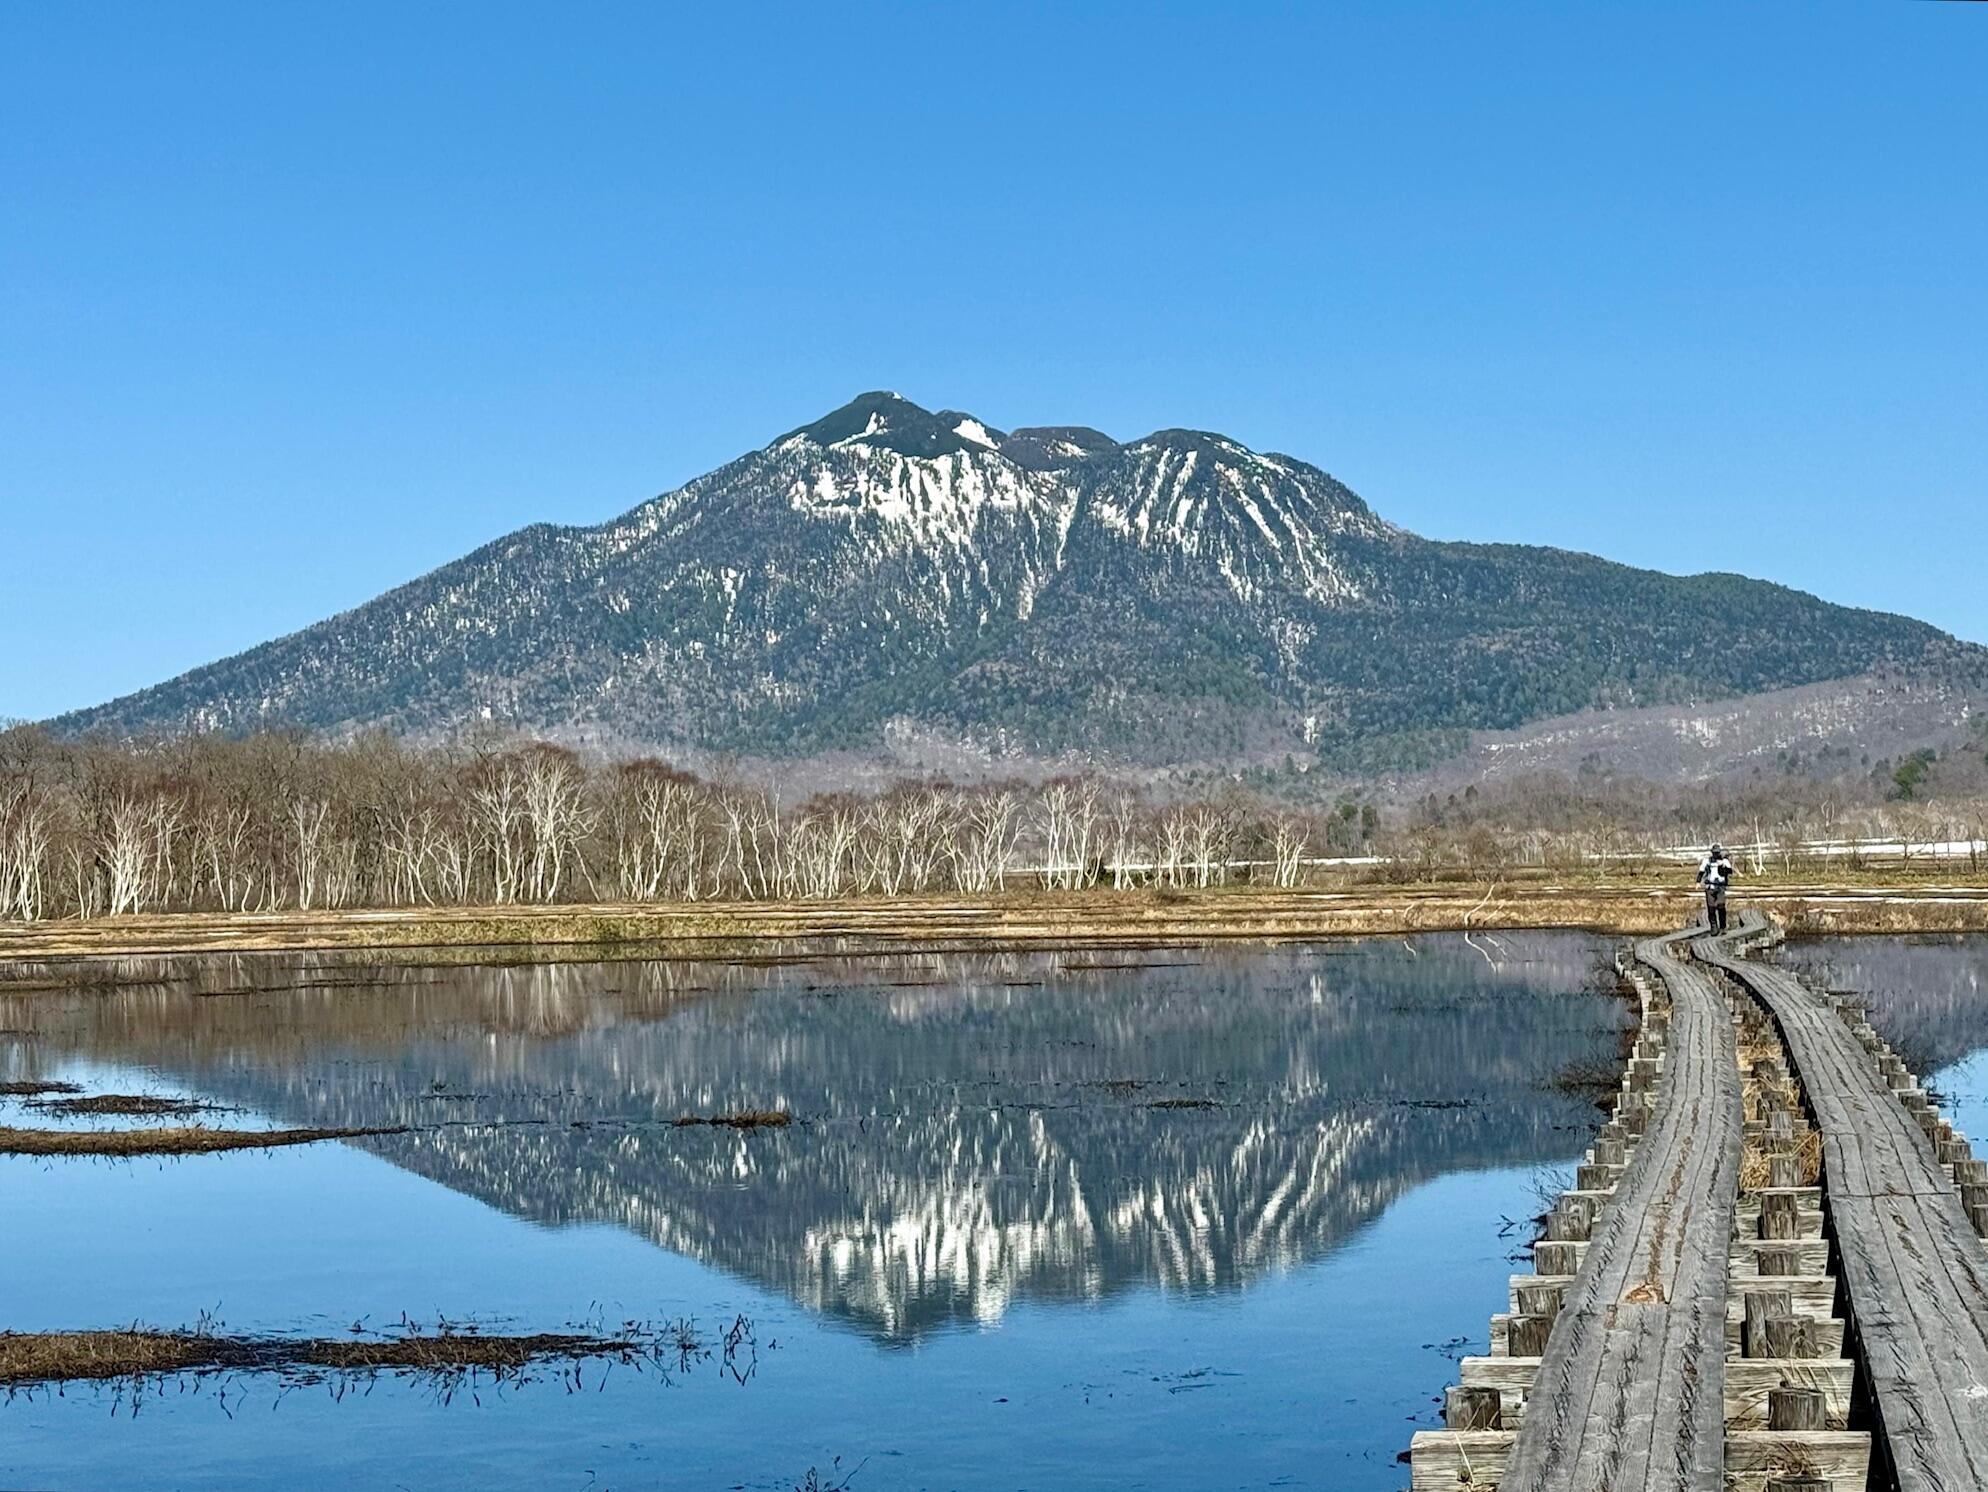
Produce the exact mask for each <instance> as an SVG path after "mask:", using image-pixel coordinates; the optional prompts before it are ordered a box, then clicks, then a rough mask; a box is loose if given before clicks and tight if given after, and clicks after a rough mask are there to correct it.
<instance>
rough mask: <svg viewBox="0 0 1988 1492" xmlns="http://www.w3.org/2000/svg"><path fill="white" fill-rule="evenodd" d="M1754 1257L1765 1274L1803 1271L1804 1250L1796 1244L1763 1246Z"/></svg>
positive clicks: (1785, 1273)
mask: <svg viewBox="0 0 1988 1492" xmlns="http://www.w3.org/2000/svg"><path fill="white" fill-rule="evenodd" d="M1754 1257H1755V1259H1756V1261H1757V1262H1758V1264H1759V1268H1760V1272H1761V1273H1762V1274H1763V1275H1793V1274H1800V1273H1801V1272H1802V1251H1801V1249H1800V1248H1798V1247H1797V1246H1795V1245H1794V1244H1775V1245H1773V1246H1772V1247H1767V1246H1763V1247H1762V1248H1760V1249H1759V1250H1758V1251H1757V1252H1756V1253H1755V1255H1754Z"/></svg>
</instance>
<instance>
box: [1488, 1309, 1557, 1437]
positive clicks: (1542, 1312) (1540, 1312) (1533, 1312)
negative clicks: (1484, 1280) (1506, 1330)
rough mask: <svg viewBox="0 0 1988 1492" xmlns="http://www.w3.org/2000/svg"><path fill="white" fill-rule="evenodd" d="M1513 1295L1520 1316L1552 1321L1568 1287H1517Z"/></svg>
mask: <svg viewBox="0 0 1988 1492" xmlns="http://www.w3.org/2000/svg"><path fill="white" fill-rule="evenodd" d="M1512 1295H1513V1296H1514V1298H1515V1302H1516V1304H1517V1305H1518V1308H1519V1309H1518V1314H1519V1315H1522V1316H1544V1317H1545V1318H1546V1319H1547V1320H1548V1321H1552V1320H1553V1319H1554V1318H1555V1317H1556V1316H1558V1315H1559V1314H1560V1307H1561V1304H1562V1303H1563V1302H1564V1301H1565V1300H1566V1296H1567V1287H1566V1286H1565V1285H1540V1284H1530V1285H1517V1286H1514V1287H1513V1290H1512ZM1512 1355H1513V1356H1514V1357H1529V1356H1531V1354H1530V1353H1526V1352H1515V1353H1513V1354H1512ZM1487 1428H1488V1427H1487Z"/></svg>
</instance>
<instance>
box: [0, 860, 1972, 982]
mask: <svg viewBox="0 0 1988 1492" xmlns="http://www.w3.org/2000/svg"><path fill="white" fill-rule="evenodd" d="M1699 905H1700V901H1699V898H1698V896H1697V894H1696V893H1695V892H1694V891H1692V890H1691V889H1690V888H1688V887H1680V886H1678V885H1677V883H1676V882H1675V881H1674V880H1658V879H1654V878H1652V879H1638V878H1623V879H1620V880H1612V881H1604V880H1596V881H1591V882H1579V881H1569V880H1553V879H1550V878H1546V877H1535V878H1528V879H1516V878H1514V879H1504V880H1499V881H1495V882H1494V881H1484V880H1481V881H1477V882H1474V883H1471V882H1447V883H1428V882H1424V883H1416V884H1407V885H1400V886H1382V885H1352V886H1342V887H1336V888H1313V889H1303V890H1290V891H1268V890H1261V889H1255V888H1247V887H1244V888H1211V889H1208V890H1179V891H1176V890H1152V889H1140V890H1132V891H1111V890H1087V891H1063V892H1057V891H1050V892H1045V891H1025V892H1021V891H1018V892H1005V893H996V894H993V895H988V896H973V897H961V896H951V895H921V896H901V897H889V898H885V897H875V898H847V899H842V900H836V901H758V902H690V903H642V904H631V903H594V904H577V905H568V904H562V905H554V906H529V907H526V906H500V907H409V908H388V909H372V910H341V911H327V912H245V913H223V912H175V913H161V914H158V915H154V916H126V917H116V918H108V917H107V918H100V919H96V920H93V921H89V922H74V921H62V922H42V923H11V924H4V925H0V966H5V965H8V964H18V963H33V962H49V961H64V962H66V961H70V960H78V959H98V958H120V957H149V956H166V955H186V954H202V953H304V952H317V951H350V952H369V951H380V952H413V951H417V950H423V949H434V950H449V949H472V948H482V949H512V950H518V951H520V952H526V953H533V954H537V955H540V956H544V955H547V954H552V953H557V952H559V951H571V952H573V953H575V954H581V955H586V956H613V955H615V954H616V953H617V952H618V953H620V954H621V955H622V956H630V955H637V956H648V957H697V956H700V955H703V956H737V955H740V954H752V953H754V952H762V953H763V952H768V951H771V950H774V949H779V948H789V947H792V946H793V945H794V944H796V943H801V942H807V943H818V942H834V943H837V944H840V945H844V947H845V948H846V951H848V952H852V953H861V952H868V951H875V952H888V951H892V950H905V949H910V948H919V947H929V946H931V945H934V944H945V945H948V946H957V947H963V948H975V949H983V948H984V949H988V950H999V949H1014V950H1030V949H1048V948H1098V949H1105V948H1127V947H1137V946H1147V947H1179V946H1197V945H1205V944H1209V943H1215V942H1224V941H1256V942H1293V941H1305V940H1310V939H1320V938H1334V937H1368V936H1376V935H1381V936H1385V935H1389V934H1405V933H1418V932H1499V931H1526V930H1533V929H1545V928H1570V929H1578V930H1584V931H1589V932H1596V933H1602V934H1609V935H1620V936H1631V935H1638V934H1650V933H1658V932H1667V931H1670V930H1673V929H1675V928H1677V927H1680V926H1683V925H1685V924H1686V923H1688V922H1690V921H1691V920H1693V918H1694V917H1695V915H1696V913H1697V909H1698V907H1699ZM1733 905H1734V908H1735V910H1736V911H1737V910H1738V909H1739V908H1742V907H1753V908H1756V909H1758V910H1761V911H1764V912H1767V913H1768V914H1770V915H1771V916H1773V917H1775V918H1776V919H1777V920H1778V921H1779V922H1780V923H1781V925H1782V926H1783V927H1784V928H1786V929H1787V931H1788V932H1790V933H1791V934H1794V935H1797V936H1799V935H1802V934H1814V933H1881V932H1888V933H1917V932H1924V933H1959V932H1988V878H1978V879H1971V878H1967V877H1955V876H1940V877H1938V878H1936V879H1932V878H1929V879H1923V880H1922V879H1917V878H1912V879H1908V878H1906V877H1903V876H1897V875H1892V876H1884V875H1872V876H1868V877H1862V878H1851V877H1844V878H1840V879H1839V878H1830V879H1826V880H1825V879H1799V878H1796V879H1788V880H1785V881H1778V882H1776V881H1761V882H1756V883H1754V884H1753V885H1752V886H1751V887H1749V888H1746V889H1744V890H1742V891H1739V892H1736V893H1735V896H1734V902H1733Z"/></svg>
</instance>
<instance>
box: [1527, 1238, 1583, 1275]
mask: <svg viewBox="0 0 1988 1492" xmlns="http://www.w3.org/2000/svg"><path fill="white" fill-rule="evenodd" d="M1532 1265H1533V1268H1534V1269H1536V1270H1538V1271H1539V1272H1540V1273H1541V1274H1555V1275H1571V1274H1578V1273H1580V1269H1581V1251H1580V1249H1578V1248H1577V1247H1575V1245H1574V1244H1572V1243H1569V1242H1560V1241H1555V1240H1551V1239H1544V1238H1542V1239H1541V1240H1540V1241H1539V1242H1538V1243H1535V1244H1534V1245H1533V1246H1532Z"/></svg>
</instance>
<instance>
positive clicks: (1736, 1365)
mask: <svg viewBox="0 0 1988 1492" xmlns="http://www.w3.org/2000/svg"><path fill="white" fill-rule="evenodd" d="M1770 934H1771V929H1770V928H1769V927H1768V925H1767V924H1766V922H1765V919H1763V918H1761V917H1759V916H1758V915H1752V916H1747V917H1745V918H1742V919H1741V921H1740V923H1739V924H1738V926H1736V927H1735V928H1734V929H1733V931H1732V932H1731V933H1729V934H1727V935H1725V936H1722V937H1718V938H1714V937H1711V936H1709V935H1707V934H1706V933H1705V932H1704V931H1703V930H1702V929H1699V928H1693V929H1688V930H1686V931H1683V932H1679V933H1674V934H1671V935H1670V936H1668V937H1663V938H1656V939H1652V940H1650V941H1647V942H1644V943H1642V944H1639V945H1638V946H1637V948H1636V950H1635V959H1634V961H1633V963H1629V964H1625V965H1624V970H1625V974H1626V975H1627V977H1629V978H1630V979H1631V980H1632V982H1633V983H1634V984H1635V987H1636V989H1637V990H1638V992H1639V994H1640V996H1641V1007H1642V1015H1643V1029H1642V1031H1641V1032H1640V1033H1639V1036H1638V1039H1637V1044H1636V1050H1635V1053H1634V1055H1632V1057H1631V1059H1630V1061H1629V1063H1628V1066H1627V1069H1626V1071H1625V1073H1624V1077H1623V1095H1622V1098H1621V1100H1619V1101H1618V1104H1617V1107H1616V1111H1615V1115H1614V1117H1613V1118H1612V1119H1611V1120H1610V1121H1609V1123H1608V1124H1607V1125H1605V1126H1604V1127H1603V1130H1602V1133H1601V1134H1600V1135H1599V1136H1598V1137H1597V1139H1596V1142H1595V1145H1594V1147H1593V1148H1591V1149H1590V1150H1589V1152H1588V1155H1587V1157H1586V1159H1585V1161H1584V1162H1583V1164H1582V1165H1581V1167H1580V1170H1579V1174H1578V1178H1577V1180H1576V1184H1575V1189H1574V1190H1572V1191H1570V1192H1568V1193H1567V1194H1566V1195H1565V1196H1563V1197H1562V1198H1561V1201H1560V1203H1559V1204H1558V1205H1557V1206H1556V1207H1555V1208H1554V1210H1553V1211H1552V1212H1551V1213H1549V1214H1548V1218H1547V1226H1546V1231H1545V1234H1544V1236H1543V1237H1542V1238H1541V1239H1540V1240H1539V1241H1538V1242H1537V1243H1536V1244H1535V1245H1534V1257H1535V1265H1536V1273H1535V1274H1533V1275H1528V1276H1517V1277H1515V1278H1514V1279H1513V1280H1512V1288H1511V1294H1512V1309H1511V1313H1510V1314H1506V1315H1500V1316H1496V1317H1494V1318H1493V1322H1492V1334H1491V1353H1490V1355H1489V1356H1487V1357H1482V1358H1465V1359H1464V1360H1463V1363H1462V1367H1461V1382H1460V1383H1459V1385H1458V1386H1457V1387H1455V1388H1453V1389H1451V1390H1450V1393H1449V1398H1448V1400H1447V1403H1446V1413H1445V1418H1446V1422H1447V1427H1446V1428H1445V1429H1442V1430H1434V1431H1424V1432H1421V1433H1419V1434H1417V1435H1416V1437H1415V1440H1414V1445H1413V1448H1412V1451H1411V1463H1412V1475H1413V1487H1414V1488H1415V1492H1434V1489H1437V1488H1442V1489H1445V1492H1448V1489H1452V1488H1460V1487H1461V1488H1479V1489H1502V1492H1763V1489H1764V1492H1874V1489H1881V1488H1893V1487H1896V1488H1899V1489H1902V1492H1977V1489H1979V1492H1988V1249H1984V1248H1983V1245H1982V1242H1981V1238H1980V1236H1979V1235H1980V1234H1982V1233H1988V1162H1984V1161H1976V1160H1974V1159H1973V1157H1972V1152H1971V1151H1970V1150H1969V1147H1968V1144H1967V1141H1966V1140H1965V1138H1964V1137H1963V1136H1961V1135H1959V1134H1958V1133H1957V1132H1956V1131H1955V1130H1954V1129H1953V1127H1952V1125H1951V1124H1949V1123H1947V1122H1946V1121H1945V1120H1943V1119H1941V1118H1940V1116H1939V1113H1938V1111H1937V1110H1936V1109H1934V1108H1933V1107H1932V1106H1931V1104H1930V1102H1929V1101H1928V1099H1927V1096H1926V1095H1925V1093H1924V1092H1923V1091H1921V1090H1920V1089H1919V1088H1918V1085H1917V1083H1916V1081H1915V1080H1914V1079H1913V1078H1912V1076H1911V1074H1910V1073H1908V1072H1906V1071H1905V1069H1904V1066H1903V1064H1902V1063H1901V1062H1900V1061H1899V1060H1898V1058H1897V1057H1896V1055H1895V1054H1894V1053H1892V1051H1891V1049H1890V1048H1889V1047H1888V1046H1887V1045H1886V1044H1885V1043H1884V1041H1883V1040H1882V1038H1881V1037H1880V1036H1879V1035H1878V1034H1877V1033H1876V1032H1875V1031H1874V1030H1873V1029H1872V1028H1871V1026H1870V1025H1869V1023H1868V1022H1867V1021H1866V1020H1865V1019H1864V1018H1863V1011H1862V1006H1861V1005H1859V1004H1857V1003H1856V1002H1853V1001H1847V1000H1845V999H1843V998H1842V997H1840V996H1833V995H1829V994H1826V993H1823V992H1818V991H1815V990H1812V989H1809V988H1808V987H1806V986H1805V985H1804V984H1803V983H1802V981H1801V980H1800V979H1799V978H1797V977H1796V976H1794V975H1793V974H1791V973H1789V972H1787V971H1786V970H1784V969H1781V968H1779V967H1777V966H1776V965H1774V964H1771V963H1762V962H1759V961H1757V960H1755V959H1753V958H1751V957H1749V956H1748V950H1749V949H1750V948H1751V947H1753V946H1754V945H1756V944H1758V943H1760V942H1762V941H1765V940H1766V938H1767V936H1768V935H1770ZM1570 1221H1571V1222H1575V1223H1579V1224H1580V1226H1579V1227H1578V1228H1576V1229H1573V1230H1572V1231H1570V1230H1569V1229H1568V1228H1567V1227H1566V1226H1565V1225H1566V1224H1568V1223H1569V1222H1570ZM1528 1353H1530V1354H1534V1355H1532V1356H1527V1355H1526V1354H1528Z"/></svg>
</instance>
